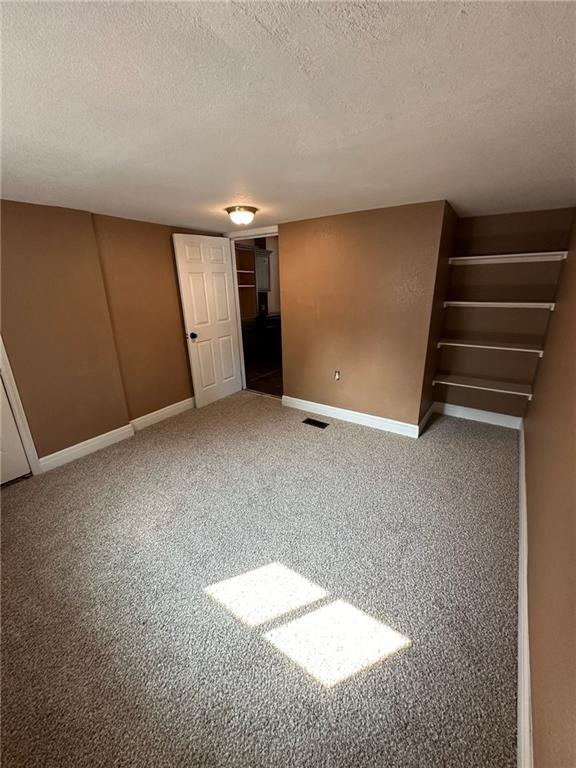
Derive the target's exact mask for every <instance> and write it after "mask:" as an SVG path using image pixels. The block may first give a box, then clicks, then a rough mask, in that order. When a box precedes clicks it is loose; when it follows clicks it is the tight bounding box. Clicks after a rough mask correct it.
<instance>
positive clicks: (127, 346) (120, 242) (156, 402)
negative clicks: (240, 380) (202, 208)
mask: <svg viewBox="0 0 576 768" xmlns="http://www.w3.org/2000/svg"><path fill="white" fill-rule="evenodd" d="M94 225H95V230H96V236H97V240H98V249H99V252H100V261H101V263H102V271H103V274H104V283H105V286H106V295H107V297H108V304H109V307H110V316H111V318H112V327H113V329H114V337H115V339H116V346H117V349H118V358H119V361H120V369H121V371H122V379H123V381H124V388H125V390H126V400H127V402H128V412H129V414H130V418H131V419H135V418H138V416H143V415H144V414H146V413H151V412H152V411H157V410H158V409H159V408H164V407H165V406H166V405H170V404H171V403H177V402H178V401H180V400H184V399H185V398H188V397H190V396H191V395H192V384H191V381H190V367H189V363H188V351H187V349H186V342H185V340H184V328H183V324H182V314H181V311H180V295H179V290H178V281H177V277H176V266H175V262H174V253H173V250H172V230H171V228H170V227H165V226H162V225H161V224H148V223H146V222H140V221H130V220H128V219H116V218H112V217H110V216H94Z"/></svg>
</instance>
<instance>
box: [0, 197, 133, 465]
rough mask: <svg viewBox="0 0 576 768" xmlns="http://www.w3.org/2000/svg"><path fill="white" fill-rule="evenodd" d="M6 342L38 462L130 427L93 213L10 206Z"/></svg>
mask: <svg viewBox="0 0 576 768" xmlns="http://www.w3.org/2000/svg"><path fill="white" fill-rule="evenodd" d="M2 337H3V338H4V342H5V344H6V349H7V351H8V356H9V358H10V364H11V366H12V369H13V372H14V377H15V379H16V384H17V386H18V391H19V393H20V397H21V399H22V404H23V406H24V410H25V411H26V416H27V418H28V423H29V425H30V430H31V432H32V437H33V438H34V443H35V444H36V449H37V451H38V454H39V456H46V455H48V454H50V453H53V452H55V451H59V450H61V449H62V448H66V447H68V446H69V445H74V444H75V443H80V442H82V441H83V440H87V439H88V438H90V437H95V436H96V435H100V434H102V433H104V432H108V431H110V430H112V429H116V428H117V427H121V426H122V425H124V424H127V423H128V411H127V408H126V401H125V398H124V390H123V387H122V379H121V375H120V368H119V366H118V358H117V356H116V347H115V343H114V337H113V333H112V324H111V322H110V315H109V313H108V303H107V300H106V293H105V291H104V282H103V280H102V272H101V270H100V262H99V260H98V249H97V247H96V238H95V236H94V227H93V223H92V216H91V215H90V214H89V213H86V212H85V211H72V210H69V209H65V208H50V207H46V206H40V205H25V204H22V203H12V202H6V201H2Z"/></svg>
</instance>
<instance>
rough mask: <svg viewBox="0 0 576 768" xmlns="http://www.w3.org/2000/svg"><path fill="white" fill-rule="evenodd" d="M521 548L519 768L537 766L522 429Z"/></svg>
mask: <svg viewBox="0 0 576 768" xmlns="http://www.w3.org/2000/svg"><path fill="white" fill-rule="evenodd" d="M519 465H520V471H519V489H518V495H519V549H518V768H533V765H534V761H533V753H532V703H531V694H530V644H529V631H528V509H527V502H526V450H525V443H524V428H523V427H522V428H521V429H520V454H519Z"/></svg>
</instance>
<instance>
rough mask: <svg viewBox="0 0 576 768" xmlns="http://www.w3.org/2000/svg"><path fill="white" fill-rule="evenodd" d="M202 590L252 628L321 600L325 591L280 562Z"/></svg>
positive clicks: (325, 594) (326, 593)
mask: <svg viewBox="0 0 576 768" xmlns="http://www.w3.org/2000/svg"><path fill="white" fill-rule="evenodd" d="M204 591H205V592H206V593H207V594H208V595H210V597H213V598H214V599H215V600H217V601H218V602H219V603H221V604H222V605H223V606H224V607H225V608H227V609H228V610H229V611H230V613H232V614H233V615H234V616H236V618H237V619H240V620H241V621H243V622H244V623H246V624H248V625H249V626H251V627H255V626H257V625H258V624H263V623H264V622H266V621H271V620H272V619H275V618H277V617H278V616H282V615H283V614H285V613H289V612H290V611H293V610H295V609H296V608H301V607H302V606H304V605H309V604H310V603H313V602H316V601H317V600H321V599H322V598H323V597H326V596H327V595H328V592H326V590H324V589H322V587H319V586H318V585H317V584H314V583H312V582H311V581H308V579H305V578H304V577H303V576H300V574H299V573H296V572H295V571H292V570H291V569H290V568H287V567H286V566H285V565H282V563H270V564H269V565H264V566H262V567H261V568H256V569H255V570H253V571H248V572H247V573H243V574H241V575H240V576H234V577H233V578H231V579H227V580H226V581H221V582H219V583H218V584H212V585H210V586H209V587H205V588H204Z"/></svg>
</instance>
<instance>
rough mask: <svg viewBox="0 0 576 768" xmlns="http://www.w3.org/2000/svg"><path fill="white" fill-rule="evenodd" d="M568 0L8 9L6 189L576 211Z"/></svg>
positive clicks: (298, 214)
mask: <svg viewBox="0 0 576 768" xmlns="http://www.w3.org/2000/svg"><path fill="white" fill-rule="evenodd" d="M575 12H576V6H575V5H574V4H572V3H546V2H543V3H531V2H529V3H523V2H511V3H506V2H487V3H483V2H472V3H461V2H447V3H440V2H429V3H426V2H423V3H410V2H401V3H386V2H382V3H379V2H370V3H366V2H354V3H337V2H324V3H319V2H313V3H308V2H294V3H283V2H280V3H278V2H263V3H258V2H249V3H248V2H232V3H230V2H208V3H199V2H194V3H154V2H151V3H147V2H137V3H121V2H118V3H115V2H112V3H108V2H106V3H105V2H101V3H82V2H78V3H70V4H68V3H50V2H45V3H30V4H29V3H6V4H4V6H3V40H2V42H3V120H2V123H3V134H4V135H3V190H2V194H3V197H5V198H9V199H13V200H26V201H31V202H38V203H46V204H51V205H60V206H69V207H73V208H84V209H87V210H91V211H96V212H101V213H109V214H112V215H117V216H126V217H131V218H137V219H146V220H149V221H159V222H165V223H171V224H178V225H191V226H197V227H204V228H207V229H212V230H216V231H218V230H219V231H222V230H228V229H230V223H229V222H228V220H227V217H226V216H225V214H223V213H222V208H223V207H224V206H226V205H230V204H234V203H241V202H245V203H249V204H252V205H256V206H258V207H259V208H261V212H260V213H259V214H258V216H257V219H256V221H255V223H254V225H257V224H258V225H264V224H270V223H278V222H282V221H289V220H293V219H301V218H309V217H313V216H318V215H323V214H330V213H339V212H343V211H352V210H361V209H366V208H377V207H381V206H388V205H396V204H401V203H407V202H417V201H423V200H433V199H439V198H447V199H448V200H450V201H451V202H452V203H453V204H454V205H455V206H456V208H457V210H459V211H460V212H461V213H464V214H471V213H497V212H503V211H511V210H528V209H533V208H541V207H542V208H552V207H556V206H563V205H570V204H572V203H574V200H575V199H576V189H575V176H576V167H575V156H576V152H575V139H576V136H575V58H574V49H575V45H574V43H575V23H576V22H575V18H576V17H575Z"/></svg>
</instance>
